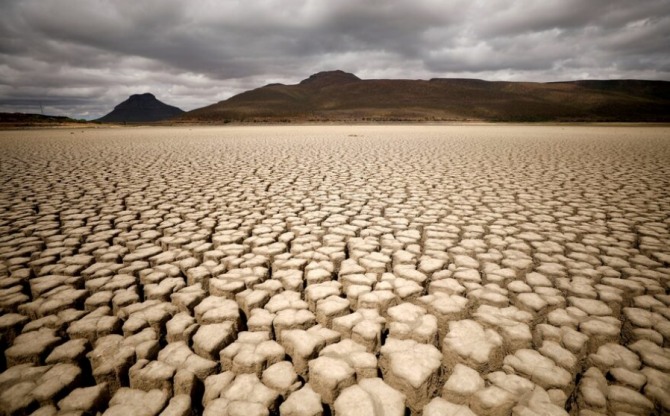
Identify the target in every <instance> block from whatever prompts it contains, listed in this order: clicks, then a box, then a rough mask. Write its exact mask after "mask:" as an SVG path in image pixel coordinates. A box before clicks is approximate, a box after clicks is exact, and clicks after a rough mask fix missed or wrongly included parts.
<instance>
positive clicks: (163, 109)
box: [96, 93, 184, 123]
mask: <svg viewBox="0 0 670 416" xmlns="http://www.w3.org/2000/svg"><path fill="white" fill-rule="evenodd" d="M183 113H184V111H183V110H181V109H179V108H177V107H173V106H171V105H167V104H165V103H163V102H161V101H159V100H158V99H157V98H156V97H155V96H154V95H153V94H150V93H144V94H134V95H131V96H130V97H129V98H128V99H127V100H126V101H124V102H122V103H121V104H119V105H117V106H116V107H114V110H113V111H112V112H111V113H109V114H107V115H106V116H104V117H101V118H99V119H98V120H96V121H104V122H114V123H144V122H151V121H163V120H167V119H170V118H173V117H176V116H178V115H180V114H183Z"/></svg>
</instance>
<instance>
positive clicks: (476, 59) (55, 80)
mask: <svg viewBox="0 0 670 416" xmlns="http://www.w3.org/2000/svg"><path fill="white" fill-rule="evenodd" d="M1 3H2V10H3V13H2V15H1V16H0V111H25V112H39V109H40V104H41V105H43V107H44V111H45V113H50V114H65V115H69V116H73V117H77V118H87V119H91V118H96V117H99V116H101V115H103V114H105V113H107V112H109V111H111V109H112V108H113V106H114V105H115V104H118V103H119V102H121V101H123V100H124V99H125V98H127V96H129V95H130V94H134V93H141V92H152V93H154V94H155V95H156V96H157V97H158V98H159V99H160V100H162V101H164V102H166V103H168V104H172V105H176V106H179V107H181V108H183V109H185V110H190V109H193V108H197V107H200V106H204V105H207V104H211V103H213V102H216V101H220V100H223V99H225V98H227V97H229V96H231V95H233V94H235V93H238V92H241V91H243V90H246V89H249V88H254V87H258V86H261V85H264V84H267V83H270V82H284V83H296V82H298V81H300V80H301V79H304V78H306V77H307V76H309V75H310V74H312V73H314V72H318V71H322V70H330V69H343V70H345V71H348V72H353V73H355V74H356V75H358V76H359V77H361V78H413V79H414V78H422V79H428V78H432V77H476V78H483V79H490V80H500V79H506V80H529V81H557V80H570V79H609V78H641V79H665V80H670V2H669V1H667V0H640V1H635V2H631V1H621V0H589V1H584V0H449V1H442V0H413V1H406V0H368V1H359V0H337V1H330V0H247V1H237V0H225V1H216V0H190V1H182V0H179V1H177V0H146V1H141V2H138V1H136V0H1Z"/></svg>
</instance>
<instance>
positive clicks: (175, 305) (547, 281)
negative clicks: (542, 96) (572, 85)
mask: <svg viewBox="0 0 670 416" xmlns="http://www.w3.org/2000/svg"><path fill="white" fill-rule="evenodd" d="M0 183H1V184H2V185H1V186H0V415H10V414H11V415H27V414H34V415H48V416H51V415H55V414H65V413H72V414H79V415H95V414H97V413H100V414H104V415H107V416H115V415H123V416H126V415H142V416H153V415H158V414H163V415H175V416H186V415H197V414H205V415H208V416H214V415H231V416H233V415H244V416H255V415H268V414H281V415H322V414H335V415H377V416H380V415H384V416H387V415H398V416H401V415H404V414H406V413H407V412H409V413H411V414H412V415H421V414H423V415H459V416H466V415H472V414H475V415H482V416H484V415H495V416H497V415H510V414H515V415H534V414H537V415H554V414H555V415H562V414H572V415H578V414H579V415H582V416H590V415H598V414H611V415H613V414H616V413H618V412H626V413H628V414H636V415H650V414H668V412H670V394H669V393H668V392H670V128H667V127H641V126H631V127H603V126H511V125H479V126H477V125H469V126H467V125H466V126H447V125H435V126H302V127H301V126H287V127H271V126H266V127H218V128H206V127H193V128H187V127H184V128H158V127H153V128H116V129H98V130H62V129H61V130H43V131H38V130H32V131H4V132H0Z"/></svg>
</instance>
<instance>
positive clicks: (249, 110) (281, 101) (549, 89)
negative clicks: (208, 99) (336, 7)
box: [176, 71, 670, 123]
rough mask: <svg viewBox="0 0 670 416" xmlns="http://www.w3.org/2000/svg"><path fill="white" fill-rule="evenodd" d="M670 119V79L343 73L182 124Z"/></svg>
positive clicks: (238, 99) (256, 93)
mask: <svg viewBox="0 0 670 416" xmlns="http://www.w3.org/2000/svg"><path fill="white" fill-rule="evenodd" d="M465 120H472V121H520V122H525V121H628V122H670V82H667V81H641V80H612V81H609V80H608V81H569V82H550V83H537V82H504V81H496V82H491V81H483V80H477V79H456V78H444V79H442V78H436V79H431V80H428V81H425V80H389V79H370V80H362V79H360V78H358V77H356V76H355V75H353V74H350V73H346V72H343V71H328V72H320V73H318V74H314V75H312V76H310V77H309V78H307V79H305V80H303V81H302V82H300V83H299V84H296V85H283V84H270V85H266V86H264V87H261V88H257V89H254V90H251V91H247V92H243V93H241V94H238V95H236V96H234V97H231V98H229V99H227V100H225V101H221V102H219V103H216V104H213V105H210V106H207V107H203V108H199V109H196V110H193V111H189V112H188V113H185V114H183V115H181V116H180V117H178V118H177V119H176V121H182V122H196V123H197V122H214V123H220V122H229V121H243V122H253V121H270V122H281V121H465Z"/></svg>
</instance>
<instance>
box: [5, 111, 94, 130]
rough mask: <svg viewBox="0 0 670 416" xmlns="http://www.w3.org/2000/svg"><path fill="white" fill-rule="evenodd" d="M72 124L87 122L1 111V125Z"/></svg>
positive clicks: (61, 117)
mask: <svg viewBox="0 0 670 416" xmlns="http://www.w3.org/2000/svg"><path fill="white" fill-rule="evenodd" d="M70 124H86V122H85V121H82V120H74V119H71V118H69V117H65V116H46V115H43V114H32V113H0V127H41V126H55V125H70Z"/></svg>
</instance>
